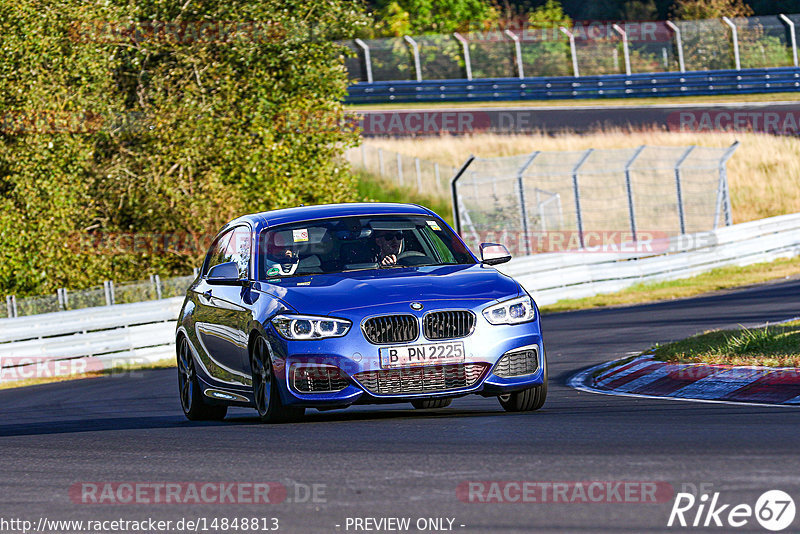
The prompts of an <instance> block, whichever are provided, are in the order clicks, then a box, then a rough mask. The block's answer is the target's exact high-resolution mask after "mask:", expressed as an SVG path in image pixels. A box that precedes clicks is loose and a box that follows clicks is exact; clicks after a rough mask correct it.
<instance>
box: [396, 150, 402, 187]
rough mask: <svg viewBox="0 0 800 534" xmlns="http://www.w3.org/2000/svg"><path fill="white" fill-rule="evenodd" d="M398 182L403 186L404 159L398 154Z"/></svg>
mask: <svg viewBox="0 0 800 534" xmlns="http://www.w3.org/2000/svg"><path fill="white" fill-rule="evenodd" d="M397 181H398V182H399V183H400V185H403V157H402V156H401V155H400V152H397Z"/></svg>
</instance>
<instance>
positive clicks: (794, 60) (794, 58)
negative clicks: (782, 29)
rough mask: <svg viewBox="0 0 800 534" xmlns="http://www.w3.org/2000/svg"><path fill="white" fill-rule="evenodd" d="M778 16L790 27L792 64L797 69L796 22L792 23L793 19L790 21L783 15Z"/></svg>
mask: <svg viewBox="0 0 800 534" xmlns="http://www.w3.org/2000/svg"><path fill="white" fill-rule="evenodd" d="M778 16H779V17H780V18H781V20H782V21H783V22H785V23H786V25H787V26H789V39H790V40H791V42H792V63H793V64H794V66H795V67H797V35H796V34H795V30H794V22H792V19H790V18H789V17H787V16H786V15H784V14H783V13H781V14H780V15H778Z"/></svg>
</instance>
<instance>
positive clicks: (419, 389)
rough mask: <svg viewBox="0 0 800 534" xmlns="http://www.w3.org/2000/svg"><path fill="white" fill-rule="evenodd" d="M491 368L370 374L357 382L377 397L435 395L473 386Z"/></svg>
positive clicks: (449, 367)
mask: <svg viewBox="0 0 800 534" xmlns="http://www.w3.org/2000/svg"><path fill="white" fill-rule="evenodd" d="M487 367H488V365H487V364H485V363H467V364H458V365H435V366H426V367H408V368H403V369H384V370H381V371H366V372H363V373H357V374H355V375H353V378H355V379H356V380H358V381H359V382H360V383H361V384H362V385H363V386H364V387H365V388H366V389H367V390H368V391H369V392H370V393H373V394H375V395H405V394H410V393H435V392H440V391H450V390H455V389H462V388H466V387H470V386H473V385H475V384H476V383H477V382H478V381H479V380H480V379H481V377H482V376H483V375H484V373H485V371H486V369H487Z"/></svg>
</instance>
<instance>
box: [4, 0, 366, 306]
mask: <svg viewBox="0 0 800 534" xmlns="http://www.w3.org/2000/svg"><path fill="white" fill-rule="evenodd" d="M143 21H163V22H170V21H171V22H179V23H180V22H188V23H193V22H198V21H206V22H212V21H223V22H228V23H232V22H243V23H245V24H246V23H249V22H252V21H271V24H272V27H274V28H275V32H274V33H269V32H268V33H266V34H265V33H263V32H262V33H260V34H258V33H253V32H252V31H247V30H245V31H243V32H242V33H241V34H240V35H239V36H238V37H235V38H232V39H229V40H222V41H220V40H215V39H181V38H175V35H172V36H170V35H168V34H167V33H162V34H159V35H158V38H147V37H146V36H145V38H139V39H136V38H117V39H103V38H97V36H98V35H101V36H102V35H103V34H102V28H103V26H102V23H103V22H113V23H115V24H122V25H124V24H136V23H141V22H143ZM364 24H365V19H364V15H363V14H362V12H361V10H360V7H359V6H358V4H356V3H354V2H351V1H348V0H326V1H324V2H322V1H312V2H304V1H300V0H259V1H247V2H229V1H220V0H204V1H203V2H192V1H191V0H190V1H186V2H184V1H181V2H172V1H166V0H138V1H128V0H109V1H100V0H81V1H76V0H41V1H40V0H13V1H12V0H0V25H2V28H0V29H1V30H2V33H0V35H2V40H0V53H2V55H1V56H0V117H3V119H4V121H5V124H6V127H5V128H0V193H2V195H1V196H0V294H2V293H14V294H17V295H24V294H30V293H43V292H51V291H54V290H55V288H58V287H69V288H73V289H77V288H81V287H86V286H89V285H94V284H97V283H99V282H100V281H102V280H104V279H115V280H137V279H143V278H146V277H147V274H148V273H160V274H162V275H165V274H177V273H181V274H185V273H186V272H187V271H189V270H190V268H191V267H193V266H196V265H197V264H198V260H199V257H200V255H202V253H203V250H202V249H201V248H200V247H195V250H187V249H186V247H182V248H180V249H175V250H166V251H155V252H153V251H149V250H133V251H132V250H130V249H129V247H128V248H126V247H123V249H121V250H119V249H114V247H100V248H99V249H98V248H94V247H81V246H76V244H77V243H86V242H92V241H94V242H104V241H103V239H104V237H103V236H108V235H112V236H114V235H119V234H120V233H135V234H144V235H149V234H164V233H166V234H171V233H174V234H181V235H192V236H195V238H196V237H197V236H207V235H208V234H213V233H214V232H215V231H216V230H217V229H218V228H219V227H220V226H221V225H222V224H224V222H226V221H227V220H229V219H231V218H233V217H235V216H237V215H239V214H242V213H248V212H255V211H260V210H267V209H274V208H280V207H285V206H294V205H298V204H300V203H325V202H337V201H349V200H354V199H355V198H357V194H358V193H357V189H356V181H355V178H354V177H353V176H352V175H351V173H350V172H349V171H348V169H347V168H346V167H345V166H344V165H343V164H342V163H341V158H339V156H340V154H341V152H342V151H343V150H344V149H345V148H347V147H348V146H352V145H355V144H357V142H358V137H357V136H358V134H357V132H356V131H354V129H352V128H342V127H341V124H342V122H343V120H344V115H343V108H342V105H341V104H340V102H341V100H342V98H343V97H344V95H345V92H346V87H347V75H346V72H345V70H344V67H343V61H342V59H343V54H344V53H345V50H344V48H342V47H341V46H339V45H337V44H335V43H334V41H336V40H338V39H344V38H348V37H351V36H352V35H353V34H354V33H356V32H357V31H358V30H359V28H361V27H363V26H364ZM105 35H107V34H105ZM151 37H152V36H151ZM42 113H49V114H57V115H58V114H60V115H58V116H61V117H65V116H66V117H70V118H71V123H74V124H73V127H69V128H63V127H62V126H63V125H60V126H59V125H55V126H54V125H53V124H50V125H49V126H48V125H47V124H45V125H44V126H45V127H42V125H41V124H40V123H39V122H37V124H36V126H32V125H31V124H30V122H29V119H30V118H31V117H34V116H41V115H37V114H42ZM9 117H10V118H15V119H17V120H18V121H19V120H21V121H22V124H23V125H24V127H22V128H19V127H17V128H8V121H9ZM20 117H22V119H20ZM26 121H27V122H26ZM59 124H60V123H59ZM17 126H19V123H17ZM59 129H60V131H59ZM200 242H201V243H202V240H200Z"/></svg>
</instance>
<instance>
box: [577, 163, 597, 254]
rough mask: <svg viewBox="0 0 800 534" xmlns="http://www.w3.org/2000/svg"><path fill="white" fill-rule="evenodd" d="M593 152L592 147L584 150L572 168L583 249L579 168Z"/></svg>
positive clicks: (579, 238)
mask: <svg viewBox="0 0 800 534" xmlns="http://www.w3.org/2000/svg"><path fill="white" fill-rule="evenodd" d="M592 152H594V149H593V148H590V149H588V150H586V152H584V153H583V155H582V156H581V159H580V160H578V163H576V164H575V166H574V167H573V168H572V190H573V192H574V194H575V216H576V217H577V219H578V240H579V241H580V243H581V249H583V248H584V244H583V215H582V214H581V194H580V188H579V187H578V169H580V168H581V165H583V164H584V163H585V162H586V160H587V159H589V156H591V155H592Z"/></svg>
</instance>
